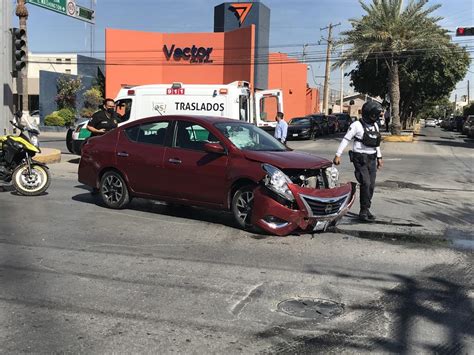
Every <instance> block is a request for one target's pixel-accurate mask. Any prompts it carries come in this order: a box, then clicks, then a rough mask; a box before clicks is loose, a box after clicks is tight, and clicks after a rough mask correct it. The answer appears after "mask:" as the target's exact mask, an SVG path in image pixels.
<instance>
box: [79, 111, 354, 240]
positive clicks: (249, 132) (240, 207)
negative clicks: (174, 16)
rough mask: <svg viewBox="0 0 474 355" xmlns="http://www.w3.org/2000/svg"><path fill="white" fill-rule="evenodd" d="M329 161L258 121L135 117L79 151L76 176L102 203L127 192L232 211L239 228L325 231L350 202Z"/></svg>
mask: <svg viewBox="0 0 474 355" xmlns="http://www.w3.org/2000/svg"><path fill="white" fill-rule="evenodd" d="M337 178H338V173H337V170H335V169H334V168H332V163H331V162H330V161H329V160H326V159H323V158H320V157H317V156H314V155H311V154H308V153H303V152H296V151H292V150H291V149H289V148H287V147H286V146H285V145H283V144H281V143H280V142H278V141H277V140H276V139H274V138H273V137H272V136H271V135H269V134H268V133H266V132H265V131H263V130H261V129H259V128H257V127H256V126H254V125H252V124H248V123H244V122H241V121H236V120H230V119H224V118H219V117H194V116H160V117H150V118H145V119H141V120H136V121H133V122H130V123H127V124H125V125H122V126H120V127H119V128H117V129H114V130H112V131H110V132H108V133H107V134H105V135H103V136H101V137H95V138H91V139H89V140H88V141H87V143H86V144H85V145H84V147H83V149H82V157H81V162H80V165H79V181H80V182H81V183H83V184H85V185H88V186H90V187H92V188H94V189H98V190H99V194H100V196H101V198H102V200H103V202H104V203H105V205H106V206H108V207H110V208H123V207H125V206H126V205H127V204H128V202H129V201H130V200H131V198H132V197H139V198H149V199H157V200H163V201H168V202H172V203H178V204H186V205H193V206H204V207H208V208H214V209H224V210H230V211H232V213H233V214H234V217H235V220H236V221H237V223H238V224H239V226H240V227H242V228H245V229H249V228H252V227H259V228H261V229H263V230H265V231H267V232H269V233H272V234H276V235H286V234H289V233H291V232H293V231H296V230H299V231H307V230H325V229H326V228H327V227H328V226H329V225H334V224H335V223H336V222H337V220H339V219H340V218H341V217H342V216H343V215H344V214H345V213H346V212H347V211H348V209H349V208H350V206H351V205H352V203H353V202H354V193H355V184H353V183H350V182H349V183H346V184H342V185H339V184H338V182H337Z"/></svg>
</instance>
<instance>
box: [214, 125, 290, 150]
mask: <svg viewBox="0 0 474 355" xmlns="http://www.w3.org/2000/svg"><path fill="white" fill-rule="evenodd" d="M215 126H216V127H217V129H218V130H219V131H221V132H222V133H223V134H224V135H225V136H226V137H227V138H229V140H230V141H231V142H232V143H233V144H234V145H235V146H236V147H237V148H239V149H242V150H258V151H285V150H286V147H285V146H284V145H283V144H282V143H280V142H279V141H278V140H276V139H275V138H273V137H272V136H271V135H270V134H268V133H267V132H265V131H264V130H262V129H260V128H258V127H256V126H254V125H251V124H241V123H238V122H236V123H229V122H226V123H216V124H215Z"/></svg>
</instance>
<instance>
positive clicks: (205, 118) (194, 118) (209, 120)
mask: <svg viewBox="0 0 474 355" xmlns="http://www.w3.org/2000/svg"><path fill="white" fill-rule="evenodd" d="M156 120H164V121H166V120H179V121H182V120H191V121H194V122H199V123H208V124H211V125H213V124H214V123H226V122H227V123H236V122H239V123H242V124H250V123H248V122H243V121H240V120H236V119H232V118H227V117H218V116H197V115H163V116H151V117H146V118H140V119H138V120H133V121H130V122H126V125H127V126H129V125H133V124H137V123H146V122H150V121H156Z"/></svg>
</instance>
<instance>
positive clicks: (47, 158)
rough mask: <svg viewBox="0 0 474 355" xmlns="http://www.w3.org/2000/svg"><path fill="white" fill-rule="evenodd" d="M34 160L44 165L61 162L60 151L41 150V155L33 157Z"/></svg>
mask: <svg viewBox="0 0 474 355" xmlns="http://www.w3.org/2000/svg"><path fill="white" fill-rule="evenodd" d="M34 160H36V161H39V162H40V163H44V164H54V163H59V162H61V151H60V150H59V149H52V148H41V153H40V154H37V155H35V157H34Z"/></svg>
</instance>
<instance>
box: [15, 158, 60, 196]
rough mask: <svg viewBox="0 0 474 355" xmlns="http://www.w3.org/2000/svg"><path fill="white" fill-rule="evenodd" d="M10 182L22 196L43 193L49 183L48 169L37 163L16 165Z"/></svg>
mask: <svg viewBox="0 0 474 355" xmlns="http://www.w3.org/2000/svg"><path fill="white" fill-rule="evenodd" d="M12 183H13V187H14V188H15V190H16V191H17V192H18V193H19V194H21V195H24V196H38V195H41V194H42V193H44V192H45V191H46V190H47V189H48V187H49V185H50V184H51V175H50V173H49V170H48V169H47V168H46V167H44V166H42V165H38V164H34V163H33V164H31V169H28V165H27V164H22V165H20V166H18V167H17V168H16V169H15V170H14V171H13V175H12Z"/></svg>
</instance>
